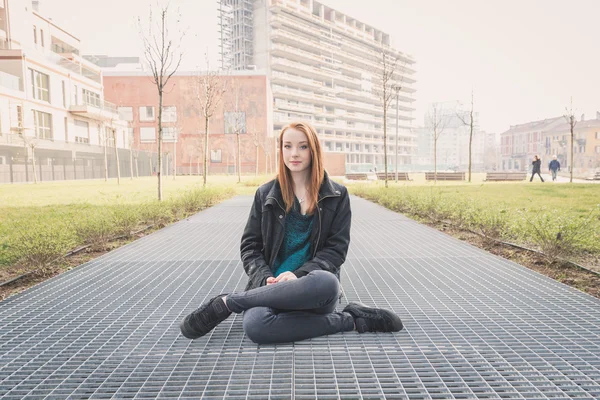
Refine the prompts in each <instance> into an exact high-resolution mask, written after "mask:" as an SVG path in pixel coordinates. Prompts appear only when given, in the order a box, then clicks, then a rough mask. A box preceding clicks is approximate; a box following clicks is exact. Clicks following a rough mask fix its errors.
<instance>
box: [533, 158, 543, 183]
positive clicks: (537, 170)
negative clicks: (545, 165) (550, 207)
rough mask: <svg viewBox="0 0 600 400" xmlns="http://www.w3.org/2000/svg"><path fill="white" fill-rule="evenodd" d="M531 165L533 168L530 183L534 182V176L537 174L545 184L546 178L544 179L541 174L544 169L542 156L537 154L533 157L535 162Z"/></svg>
mask: <svg viewBox="0 0 600 400" xmlns="http://www.w3.org/2000/svg"><path fill="white" fill-rule="evenodd" d="M531 165H532V166H533V168H532V169H531V179H529V182H531V181H533V176H534V175H535V174H538V176H539V177H540V179H541V180H542V182H544V178H542V174H540V171H541V168H542V160H540V156H538V155H537V154H536V155H535V156H533V161H532V162H531Z"/></svg>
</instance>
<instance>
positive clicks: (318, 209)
mask: <svg viewBox="0 0 600 400" xmlns="http://www.w3.org/2000/svg"><path fill="white" fill-rule="evenodd" d="M328 197H337V196H325V197H321V198H320V199H319V200H317V212H318V213H319V233H318V235H317V243H315V248H314V250H313V256H312V258H315V256H316V255H317V247H319V240H321V222H322V220H321V209H320V208H319V203H320V202H321V201H322V200H323V199H326V198H328ZM275 201H277V200H275Z"/></svg>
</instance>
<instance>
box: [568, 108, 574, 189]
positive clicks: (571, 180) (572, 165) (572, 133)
mask: <svg viewBox="0 0 600 400" xmlns="http://www.w3.org/2000/svg"><path fill="white" fill-rule="evenodd" d="M573 120H574V117H571V178H570V180H569V182H570V183H573V170H574V169H575V159H574V158H573V147H574V140H575V135H574V132H573V125H574V123H573V122H574V121H573Z"/></svg>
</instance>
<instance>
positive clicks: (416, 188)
mask: <svg viewBox="0 0 600 400" xmlns="http://www.w3.org/2000/svg"><path fill="white" fill-rule="evenodd" d="M349 190H350V192H351V193H354V194H357V195H359V196H362V197H365V198H367V199H369V200H371V201H374V202H378V203H380V204H382V205H384V206H385V207H388V208H390V209H392V210H395V211H399V212H403V213H405V214H408V215H411V216H414V217H417V218H418V219H421V220H425V221H431V222H435V221H439V220H446V221H451V222H453V223H454V224H456V225H457V226H460V227H461V228H463V229H469V230H473V231H476V232H479V233H482V234H484V235H486V236H488V237H490V238H494V239H500V240H509V241H512V242H517V243H520V244H522V245H527V246H531V247H535V248H538V249H539V250H541V251H543V252H544V253H546V254H548V257H549V258H550V259H555V258H562V257H565V256H568V257H571V258H575V259H577V258H581V257H583V256H586V255H589V254H591V255H594V256H597V255H600V186H599V185H594V184H552V183H549V182H548V183H541V182H540V183H529V182H520V183H505V182H502V183H471V184H469V183H456V182H454V183H451V182H443V183H442V184H440V183H438V184H437V185H434V184H432V183H429V182H428V183H418V182H417V183H415V182H409V183H398V184H395V183H390V184H389V188H387V189H386V188H385V187H384V184H383V182H373V183H369V184H351V185H349Z"/></svg>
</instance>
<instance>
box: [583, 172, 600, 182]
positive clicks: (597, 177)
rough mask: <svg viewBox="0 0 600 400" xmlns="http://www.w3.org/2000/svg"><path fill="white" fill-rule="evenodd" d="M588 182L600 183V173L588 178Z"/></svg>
mask: <svg viewBox="0 0 600 400" xmlns="http://www.w3.org/2000/svg"><path fill="white" fill-rule="evenodd" d="M586 179H587V180H588V181H600V171H598V172H596V173H594V175H592V176H590V177H589V178H586Z"/></svg>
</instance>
